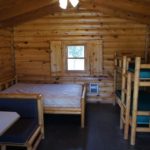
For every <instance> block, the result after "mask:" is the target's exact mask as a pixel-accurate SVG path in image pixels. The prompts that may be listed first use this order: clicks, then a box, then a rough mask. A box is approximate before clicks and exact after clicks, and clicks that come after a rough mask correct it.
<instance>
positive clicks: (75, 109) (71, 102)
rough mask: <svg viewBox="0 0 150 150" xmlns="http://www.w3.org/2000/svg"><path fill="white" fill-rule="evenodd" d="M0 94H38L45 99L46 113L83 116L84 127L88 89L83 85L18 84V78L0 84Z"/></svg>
mask: <svg viewBox="0 0 150 150" xmlns="http://www.w3.org/2000/svg"><path fill="white" fill-rule="evenodd" d="M0 90H1V92H0V93H6V94H9V95H11V94H12V93H17V94H24V93H29V94H32V93H36V94H41V95H42V96H43V99H44V113H47V114H72V115H81V127H82V128H83V127H84V120H85V118H84V115H85V93H86V87H85V85H84V84H83V85H81V84H31V83H17V80H16V78H11V79H7V80H4V81H1V82H0Z"/></svg>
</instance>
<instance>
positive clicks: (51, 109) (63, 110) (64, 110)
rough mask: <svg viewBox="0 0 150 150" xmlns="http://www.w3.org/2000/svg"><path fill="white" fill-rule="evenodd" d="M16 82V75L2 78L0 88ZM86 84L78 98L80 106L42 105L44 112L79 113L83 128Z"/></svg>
mask: <svg viewBox="0 0 150 150" xmlns="http://www.w3.org/2000/svg"><path fill="white" fill-rule="evenodd" d="M15 83H17V77H16V76H15V77H12V78H9V79H4V80H2V81H0V90H4V89H6V88H8V87H10V86H12V85H13V84H15ZM85 94H86V85H83V90H82V97H81V100H80V108H72V107H71V108H67V107H66V108H65V107H63V108H62V107H56V108H54V107H44V113H46V114H71V115H81V128H84V124H85V96H86V95H85Z"/></svg>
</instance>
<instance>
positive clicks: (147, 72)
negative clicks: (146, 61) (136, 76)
mask: <svg viewBox="0 0 150 150" xmlns="http://www.w3.org/2000/svg"><path fill="white" fill-rule="evenodd" d="M134 70H135V64H130V65H129V68H128V71H130V72H134ZM140 78H143V79H148V78H149V79H150V69H141V70H140Z"/></svg>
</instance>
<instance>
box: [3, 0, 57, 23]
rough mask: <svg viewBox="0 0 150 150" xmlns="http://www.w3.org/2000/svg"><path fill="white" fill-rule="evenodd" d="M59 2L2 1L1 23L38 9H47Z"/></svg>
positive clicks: (49, 0) (33, 0) (46, 0)
mask: <svg viewBox="0 0 150 150" xmlns="http://www.w3.org/2000/svg"><path fill="white" fill-rule="evenodd" d="M56 2H58V0H7V1H6V0H1V1H0V22H1V21H5V20H8V19H11V18H14V17H17V16H20V15H23V14H26V13H29V12H31V11H36V10H37V9H40V8H43V7H47V6H49V5H51V4H54V3H56Z"/></svg>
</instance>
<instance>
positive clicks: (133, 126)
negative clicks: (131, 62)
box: [131, 57, 141, 145]
mask: <svg viewBox="0 0 150 150" xmlns="http://www.w3.org/2000/svg"><path fill="white" fill-rule="evenodd" d="M140 64H141V58H140V57H136V59H135V72H134V87H133V106H132V107H133V108H132V121H131V145H135V138H136V126H137V124H136V123H137V122H136V121H137V105H138V92H139V72H140Z"/></svg>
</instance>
